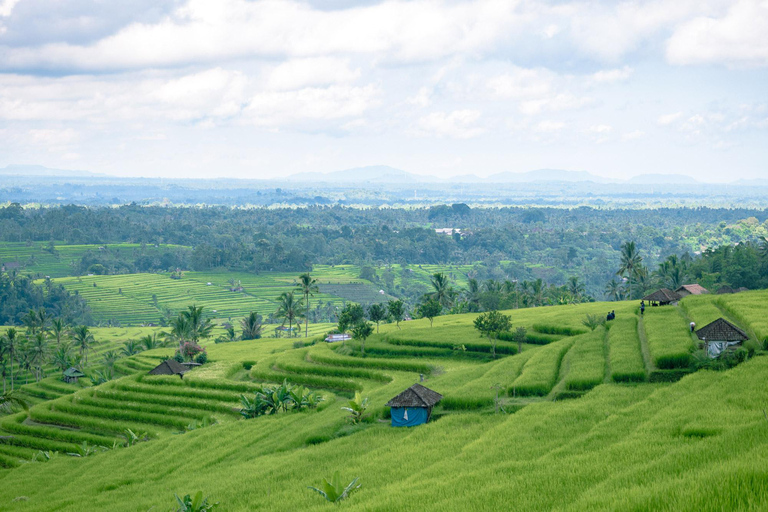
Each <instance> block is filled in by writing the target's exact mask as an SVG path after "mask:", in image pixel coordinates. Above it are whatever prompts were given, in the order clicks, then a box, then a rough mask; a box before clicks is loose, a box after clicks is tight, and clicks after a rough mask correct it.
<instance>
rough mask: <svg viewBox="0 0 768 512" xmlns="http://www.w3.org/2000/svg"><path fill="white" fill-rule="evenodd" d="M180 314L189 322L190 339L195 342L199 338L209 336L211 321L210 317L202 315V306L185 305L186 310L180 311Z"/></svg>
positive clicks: (211, 326)
mask: <svg viewBox="0 0 768 512" xmlns="http://www.w3.org/2000/svg"><path fill="white" fill-rule="evenodd" d="M181 316H183V317H184V318H185V319H186V320H187V322H188V323H189V336H190V339H191V340H192V341H194V342H195V343H197V342H198V341H199V340H200V338H208V337H210V336H211V331H213V323H211V319H210V318H205V317H204V316H203V306H194V305H192V306H187V311H182V312H181Z"/></svg>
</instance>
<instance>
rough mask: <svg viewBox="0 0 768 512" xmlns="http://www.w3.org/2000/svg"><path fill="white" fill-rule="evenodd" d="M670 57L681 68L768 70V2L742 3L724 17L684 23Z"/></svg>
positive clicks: (672, 40)
mask: <svg viewBox="0 0 768 512" xmlns="http://www.w3.org/2000/svg"><path fill="white" fill-rule="evenodd" d="M666 55H667V59H668V60H669V62H671V63H672V64H680V65H686V64H724V65H727V66H768V2H766V1H765V0H757V1H755V0H741V1H738V2H736V3H735V4H733V5H732V6H731V8H730V9H729V10H728V12H727V14H726V15H725V16H723V17H719V18H713V17H706V16H701V17H697V18H695V19H693V20H690V21H687V22H686V23H683V24H682V25H681V26H679V27H678V28H677V29H676V30H675V32H674V33H673V34H672V36H671V37H670V38H669V41H668V42H667V52H666Z"/></svg>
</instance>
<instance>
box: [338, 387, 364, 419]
mask: <svg viewBox="0 0 768 512" xmlns="http://www.w3.org/2000/svg"><path fill="white" fill-rule="evenodd" d="M368 401H369V398H368V397H365V398H363V395H362V394H360V392H359V391H358V392H357V393H355V398H353V399H352V400H350V401H349V402H347V407H342V408H341V410H342V411H347V412H348V413H349V421H350V422H351V423H353V424H358V423H360V422H362V421H363V418H364V417H365V412H366V411H367V410H368Z"/></svg>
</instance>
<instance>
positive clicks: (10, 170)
mask: <svg viewBox="0 0 768 512" xmlns="http://www.w3.org/2000/svg"><path fill="white" fill-rule="evenodd" d="M0 175H4V176H60V177H63V178H75V177H77V178H87V177H96V176H106V175H105V174H98V173H95V172H90V171H73V170H69V169H51V168H50V167H45V166H43V165H20V164H11V165H7V166H5V167H3V168H0Z"/></svg>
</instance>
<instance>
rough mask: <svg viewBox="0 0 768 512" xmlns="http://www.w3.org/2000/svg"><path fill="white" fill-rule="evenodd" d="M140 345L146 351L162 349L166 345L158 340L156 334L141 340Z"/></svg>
mask: <svg viewBox="0 0 768 512" xmlns="http://www.w3.org/2000/svg"><path fill="white" fill-rule="evenodd" d="M139 344H140V345H141V347H142V348H143V349H144V350H152V349H155V348H160V347H162V346H163V345H165V343H164V342H163V340H162V339H159V338H158V336H157V333H156V332H154V333H152V334H147V335H145V336H142V337H141V338H139Z"/></svg>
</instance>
